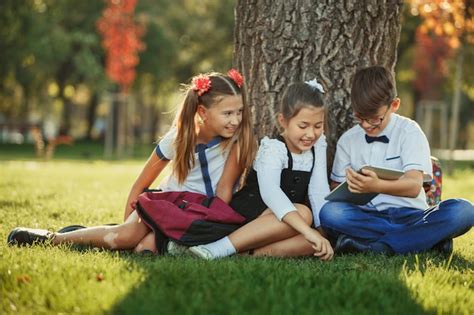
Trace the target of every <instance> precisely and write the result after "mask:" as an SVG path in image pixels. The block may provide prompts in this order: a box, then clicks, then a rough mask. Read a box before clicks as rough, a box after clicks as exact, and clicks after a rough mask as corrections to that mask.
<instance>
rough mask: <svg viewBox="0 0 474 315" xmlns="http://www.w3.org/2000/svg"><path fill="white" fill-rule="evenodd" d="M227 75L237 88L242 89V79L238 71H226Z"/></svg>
mask: <svg viewBox="0 0 474 315" xmlns="http://www.w3.org/2000/svg"><path fill="white" fill-rule="evenodd" d="M227 75H228V76H229V78H231V79H232V81H234V82H235V84H237V86H238V87H239V88H240V87H242V84H244V78H243V77H242V75H241V74H240V72H239V71H238V70H236V69H230V70H229V71H227Z"/></svg>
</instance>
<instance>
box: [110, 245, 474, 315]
mask: <svg viewBox="0 0 474 315" xmlns="http://www.w3.org/2000/svg"><path fill="white" fill-rule="evenodd" d="M123 259H126V260H128V261H129V262H130V263H131V264H133V265H134V266H135V267H137V268H140V269H141V270H143V271H144V272H145V273H146V277H145V280H144V281H143V282H142V283H140V284H139V285H138V286H137V287H136V288H135V289H134V290H132V291H130V292H129V293H128V294H127V295H126V296H125V297H124V298H123V299H122V300H121V301H120V302H118V303H117V304H116V305H115V306H114V308H113V309H112V310H111V311H110V312H109V313H110V314H145V313H150V314H152V313H159V314H195V313H199V314H241V313H245V314H269V313H270V314H291V313H294V314H315V313H319V314H380V313H384V314H431V313H435V312H436V311H435V310H425V309H423V307H422V306H421V305H420V304H419V303H418V302H417V301H416V300H415V298H414V296H413V292H411V291H410V290H409V288H407V286H406V283H405V282H404V280H403V276H402V274H403V273H404V272H406V271H408V272H411V271H414V270H423V269H424V268H425V267H426V265H428V264H429V265H430V266H433V265H434V266H438V267H442V268H444V267H446V268H448V266H447V261H448V260H447V259H446V258H444V257H441V256H438V255H435V254H432V253H426V254H422V255H421V256H418V257H417V256H415V255H407V256H397V257H385V256H379V255H368V256H363V255H356V256H345V257H337V258H336V259H335V260H334V261H333V262H331V263H323V262H319V261H318V260H316V259H272V258H251V257H235V258H227V259H223V260H220V261H212V262H208V261H201V260H197V259H194V258H191V257H181V258H174V257H140V256H137V255H131V254H125V255H123ZM472 267H473V264H472V262H469V261H467V260H465V259H464V258H463V257H461V256H457V255H455V256H454V257H453V259H452V260H451V262H450V265H449V269H450V270H452V269H464V268H472Z"/></svg>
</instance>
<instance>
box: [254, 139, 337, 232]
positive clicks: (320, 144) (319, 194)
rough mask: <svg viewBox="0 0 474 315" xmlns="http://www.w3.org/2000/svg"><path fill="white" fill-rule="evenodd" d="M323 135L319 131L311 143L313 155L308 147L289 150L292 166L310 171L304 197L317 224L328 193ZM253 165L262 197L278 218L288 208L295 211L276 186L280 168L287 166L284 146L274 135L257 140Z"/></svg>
mask: <svg viewBox="0 0 474 315" xmlns="http://www.w3.org/2000/svg"><path fill="white" fill-rule="evenodd" d="M326 147H327V143H326V137H325V136H324V135H322V136H321V137H320V138H319V139H318V141H317V142H316V144H315V158H314V161H313V154H312V153H311V150H307V151H304V152H303V153H301V154H296V153H291V156H292V158H293V170H295V171H307V172H309V171H311V168H312V166H313V163H314V168H313V173H312V174H311V178H310V182H309V186H308V197H309V201H310V203H311V208H312V211H313V218H314V224H315V226H316V227H317V226H319V225H320V223H319V211H320V210H321V207H322V206H323V204H324V203H325V202H326V201H325V200H324V197H325V196H326V195H327V194H328V193H329V184H328V180H327V169H326V165H327V164H326ZM253 168H254V169H255V171H256V172H257V179H258V187H259V189H260V194H261V196H262V200H263V201H264V202H265V204H266V205H267V206H268V208H270V209H271V210H272V211H273V213H274V214H275V215H276V217H277V218H278V219H279V220H282V219H283V217H284V216H285V215H286V214H288V213H289V212H291V211H296V208H295V206H294V205H293V203H292V202H291V200H290V198H288V196H287V195H286V194H285V193H284V192H283V190H282V189H281V187H280V180H281V172H282V170H283V169H285V168H288V154H287V149H286V146H285V144H284V143H283V142H281V141H280V140H277V139H269V138H268V137H265V138H263V139H262V141H261V143H260V147H259V149H258V152H257V157H256V159H255V162H254V166H253Z"/></svg>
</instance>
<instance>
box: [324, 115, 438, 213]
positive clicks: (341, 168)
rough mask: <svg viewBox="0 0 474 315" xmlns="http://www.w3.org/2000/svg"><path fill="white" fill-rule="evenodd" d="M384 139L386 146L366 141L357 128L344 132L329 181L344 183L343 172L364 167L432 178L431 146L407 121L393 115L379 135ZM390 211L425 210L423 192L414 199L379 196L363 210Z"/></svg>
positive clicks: (426, 205) (412, 123)
mask: <svg viewBox="0 0 474 315" xmlns="http://www.w3.org/2000/svg"><path fill="white" fill-rule="evenodd" d="M382 135H385V136H387V137H388V139H389V143H382V142H372V143H367V141H366V140H365V131H364V130H363V129H362V128H361V127H360V126H359V125H356V126H354V127H352V128H351V129H349V130H348V131H346V132H345V133H344V134H343V135H342V136H341V138H340V139H339V141H338V143H337V149H336V156H335V158H334V164H333V169H332V173H331V179H332V180H334V181H336V182H343V181H344V180H345V179H346V176H345V174H346V173H345V170H346V168H348V167H350V168H352V169H354V170H359V169H360V168H361V167H362V166H364V165H372V166H377V167H385V168H392V169H396V170H401V171H404V172H406V171H409V170H418V171H422V172H424V173H426V174H428V175H430V176H432V173H433V168H432V165H431V159H430V146H429V144H428V140H427V139H426V136H425V134H424V133H423V131H422V130H421V129H420V127H419V126H418V124H417V123H416V122H415V121H413V120H411V119H409V118H406V117H403V116H400V115H397V114H392V115H391V118H390V122H389V123H388V125H387V126H386V127H385V129H384V130H383V131H382V132H381V133H380V134H379V135H378V136H382ZM391 207H397V208H400V207H410V208H417V209H423V210H424V209H427V208H428V204H427V203H426V196H425V192H424V190H423V188H420V193H419V194H418V196H417V197H416V198H405V197H398V196H390V195H386V194H379V195H378V196H377V197H375V198H374V199H373V200H372V201H371V202H370V203H368V204H367V205H366V206H365V208H367V209H374V210H385V209H388V208H391Z"/></svg>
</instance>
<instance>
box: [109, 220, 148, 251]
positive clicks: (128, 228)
mask: <svg viewBox="0 0 474 315" xmlns="http://www.w3.org/2000/svg"><path fill="white" fill-rule="evenodd" d="M142 238H143V235H142V234H141V233H140V231H138V229H137V228H136V225H134V224H128V223H125V224H122V225H120V226H117V227H116V229H114V230H111V231H110V232H109V233H107V234H106V235H105V237H104V240H105V241H106V242H108V243H109V245H110V246H111V247H112V248H113V249H114V248H116V249H131V248H134V247H135V246H137V244H138V243H139V242H140V240H141V239H142Z"/></svg>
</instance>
